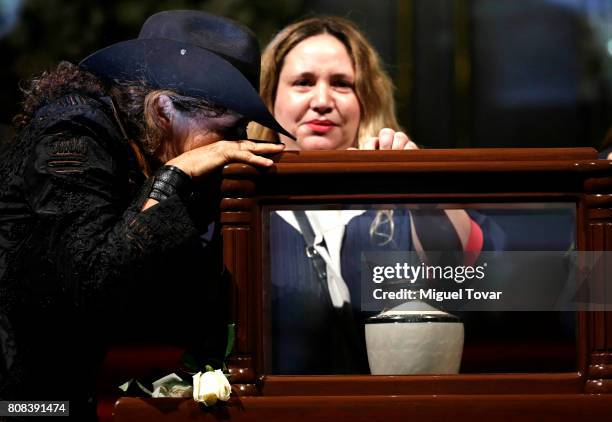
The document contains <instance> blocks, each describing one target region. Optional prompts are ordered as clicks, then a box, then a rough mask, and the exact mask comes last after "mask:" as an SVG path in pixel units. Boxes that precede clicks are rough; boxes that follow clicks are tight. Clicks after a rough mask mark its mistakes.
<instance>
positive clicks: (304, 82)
mask: <svg viewBox="0 0 612 422" xmlns="http://www.w3.org/2000/svg"><path fill="white" fill-rule="evenodd" d="M293 85H294V86H310V85H312V82H311V81H310V80H309V79H298V80H296V81H294V82H293Z"/></svg>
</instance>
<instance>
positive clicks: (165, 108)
mask: <svg viewBox="0 0 612 422" xmlns="http://www.w3.org/2000/svg"><path fill="white" fill-rule="evenodd" d="M174 112H175V109H174V105H173V104H172V100H171V99H170V97H168V96H167V95H164V94H162V95H159V96H157V97H156V98H155V100H153V116H154V119H155V123H156V124H157V126H158V127H159V128H160V129H162V130H163V131H164V132H170V129H171V128H172V116H173V115H174Z"/></svg>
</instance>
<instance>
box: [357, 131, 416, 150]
mask: <svg viewBox="0 0 612 422" xmlns="http://www.w3.org/2000/svg"><path fill="white" fill-rule="evenodd" d="M362 149H380V150H391V149H395V150H405V149H419V147H417V145H416V144H415V143H414V142H412V141H411V140H410V138H409V137H408V135H406V134H405V133H404V132H396V131H394V130H393V129H391V128H384V129H381V130H380V132H379V134H378V136H373V137H370V138H367V139H366V140H365V142H364V143H363V146H362Z"/></svg>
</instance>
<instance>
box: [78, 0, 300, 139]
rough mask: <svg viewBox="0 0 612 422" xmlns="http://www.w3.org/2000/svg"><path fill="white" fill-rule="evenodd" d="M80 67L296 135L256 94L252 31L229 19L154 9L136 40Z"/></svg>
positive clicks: (97, 55) (255, 45) (113, 47)
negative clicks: (204, 103)
mask: <svg viewBox="0 0 612 422" xmlns="http://www.w3.org/2000/svg"><path fill="white" fill-rule="evenodd" d="M80 66H82V67H83V68H85V69H86V70H88V71H90V72H92V73H94V74H96V75H98V76H100V77H102V78H106V79H110V80H117V81H122V82H133V83H135V84H143V83H144V84H145V85H147V86H148V87H150V88H152V89H169V90H172V91H174V92H176V93H178V94H181V95H185V96H189V97H194V98H203V99H205V100H206V101H209V102H211V103H214V104H217V105H221V106H223V107H226V108H228V109H230V110H233V111H235V112H237V113H239V114H241V115H242V116H244V117H245V118H247V119H248V120H250V121H255V122H257V123H259V124H261V125H263V126H266V127H268V128H270V129H272V130H275V131H277V132H279V133H282V134H283V135H286V136H289V137H290V138H292V139H295V138H294V137H293V136H292V135H291V134H290V133H288V132H287V131H286V130H285V129H284V128H283V127H282V126H281V125H280V124H279V123H278V122H277V121H276V119H275V118H274V117H273V116H272V114H270V112H269V111H268V109H267V108H266V106H265V104H264V103H263V101H262V99H261V97H260V96H259V94H258V92H257V90H258V88H259V70H260V50H259V44H258V42H257V39H256V38H255V35H254V34H253V33H252V32H251V31H250V30H249V29H248V28H246V27H244V26H242V25H240V24H238V23H236V22H234V21H232V20H230V19H226V18H222V17H219V16H215V15H211V14H209V13H205V12H200V11H193V10H170V11H165V12H159V13H156V14H154V15H152V16H150V17H149V18H148V19H147V20H146V22H145V23H144V24H143V26H142V29H141V31H140V34H139V35H138V38H137V39H133V40H128V41H122V42H119V43H117V44H113V45H111V46H109V47H106V48H103V49H101V50H99V51H96V52H95V53H93V54H91V55H90V56H88V57H87V58H85V59H84V60H83V61H81V63H80Z"/></svg>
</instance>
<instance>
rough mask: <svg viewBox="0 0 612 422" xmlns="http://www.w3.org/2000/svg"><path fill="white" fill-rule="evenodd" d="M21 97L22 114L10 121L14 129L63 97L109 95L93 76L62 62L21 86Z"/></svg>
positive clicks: (20, 127)
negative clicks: (39, 110) (73, 94)
mask: <svg viewBox="0 0 612 422" xmlns="http://www.w3.org/2000/svg"><path fill="white" fill-rule="evenodd" d="M21 91H22V92H23V95H24V100H23V103H22V110H23V111H22V113H20V114H17V115H16V116H15V117H14V118H13V125H14V126H15V128H16V129H18V130H19V129H23V128H24V127H25V126H26V125H27V124H28V123H29V122H30V120H31V119H32V116H33V115H34V113H36V111H37V110H38V109H39V108H41V107H44V106H45V105H47V104H49V103H51V102H53V101H55V100H57V99H58V98H61V97H63V96H65V95H68V94H71V93H75V92H79V93H82V94H84V95H88V96H92V97H101V96H104V95H108V90H107V87H106V86H105V85H104V84H103V83H102V82H101V81H100V80H99V79H98V78H97V77H95V76H94V75H92V74H91V73H89V72H86V71H84V70H82V69H81V68H79V67H78V66H75V65H73V64H72V63H70V62H66V61H62V62H60V63H59V64H58V65H57V67H56V68H55V69H53V70H50V71H45V72H43V74H42V75H40V76H38V77H35V78H33V79H31V80H30V81H28V82H27V84H26V85H25V86H21Z"/></svg>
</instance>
